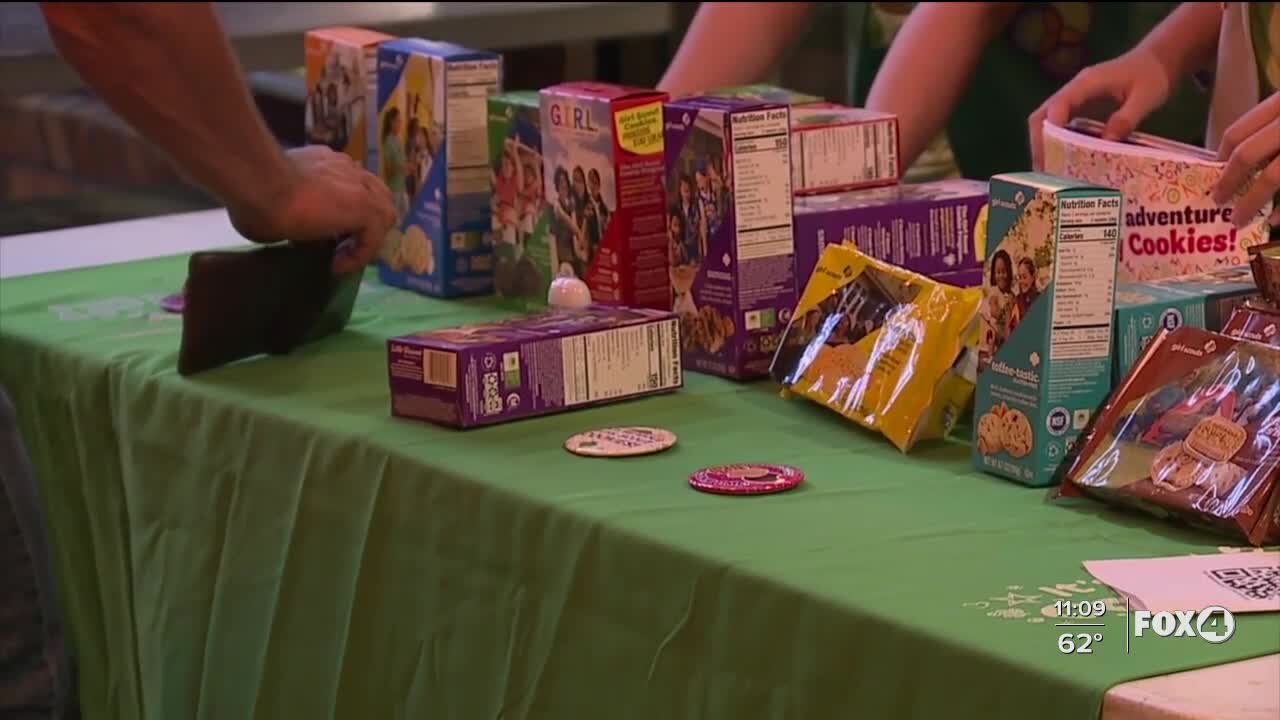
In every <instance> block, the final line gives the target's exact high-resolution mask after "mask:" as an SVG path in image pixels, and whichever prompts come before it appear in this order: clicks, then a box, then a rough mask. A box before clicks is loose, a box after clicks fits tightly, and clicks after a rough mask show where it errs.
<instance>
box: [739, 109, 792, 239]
mask: <svg viewBox="0 0 1280 720" xmlns="http://www.w3.org/2000/svg"><path fill="white" fill-rule="evenodd" d="M730 123H731V124H732V135H731V137H732V138H733V211H734V216H735V218H736V220H737V224H738V235H737V248H738V260H739V261H742V260H753V259H757V258H767V257H775V256H779V255H790V254H791V253H792V246H793V243H792V238H791V137H790V133H791V129H790V125H791V121H790V114H789V113H788V112H787V109H786V108H778V109H774V110H750V111H745V112H739V113H735V114H733V115H731V116H730Z"/></svg>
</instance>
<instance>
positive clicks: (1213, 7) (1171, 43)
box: [1138, 2, 1222, 85]
mask: <svg viewBox="0 0 1280 720" xmlns="http://www.w3.org/2000/svg"><path fill="white" fill-rule="evenodd" d="M1221 28H1222V3H1217V2H1188V3H1181V4H1180V5H1178V7H1177V8H1176V9H1174V11H1173V12H1171V13H1169V17H1167V18H1165V19H1164V20H1162V21H1161V22H1160V24H1159V25H1157V26H1155V27H1154V28H1152V30H1151V32H1149V33H1147V36H1146V37H1145V38H1143V39H1142V41H1141V42H1140V43H1138V47H1139V48H1145V49H1147V50H1149V51H1150V52H1151V53H1152V54H1153V55H1155V57H1156V59H1158V60H1159V61H1160V63H1161V64H1162V65H1164V67H1165V68H1167V69H1168V72H1169V80H1170V82H1171V83H1172V84H1174V85H1176V84H1177V83H1178V82H1179V81H1180V80H1182V79H1183V78H1185V77H1187V76H1188V75H1190V74H1192V73H1195V72H1199V71H1200V70H1204V69H1206V68H1212V67H1213V66H1214V65H1216V64H1217V59H1218V57H1217V51H1218V33H1219V32H1220V30H1221Z"/></svg>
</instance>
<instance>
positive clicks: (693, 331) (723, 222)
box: [663, 97, 797, 380]
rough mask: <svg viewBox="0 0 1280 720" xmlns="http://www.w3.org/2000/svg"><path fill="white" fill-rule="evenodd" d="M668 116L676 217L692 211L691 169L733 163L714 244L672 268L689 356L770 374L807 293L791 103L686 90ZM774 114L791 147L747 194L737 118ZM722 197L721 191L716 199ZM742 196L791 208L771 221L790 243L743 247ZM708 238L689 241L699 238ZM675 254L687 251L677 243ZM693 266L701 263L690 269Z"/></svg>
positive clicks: (699, 365) (740, 375) (711, 365)
mask: <svg viewBox="0 0 1280 720" xmlns="http://www.w3.org/2000/svg"><path fill="white" fill-rule="evenodd" d="M663 123H664V128H665V131H664V143H665V152H666V167H667V200H668V204H669V206H670V207H669V208H668V226H669V227H670V224H671V215H672V214H679V215H680V216H681V217H684V218H687V217H689V212H688V211H687V210H684V209H682V203H681V190H680V184H681V183H680V180H681V178H682V177H684V178H686V179H693V180H695V181H696V178H697V172H698V168H700V167H706V166H707V165H715V164H716V163H717V161H718V162H719V165H720V166H722V167H723V170H721V172H720V173H719V174H720V177H721V178H722V179H723V183H724V188H725V194H724V195H716V194H715V193H712V196H713V197H712V202H715V204H716V207H717V209H716V210H715V222H714V223H709V224H708V226H707V228H708V229H707V233H706V239H705V249H704V250H699V253H700V254H701V257H698V258H696V259H694V260H689V261H687V262H683V263H681V264H680V265H679V266H676V267H673V270H672V291H673V298H672V308H673V310H674V311H675V312H676V313H677V314H678V315H679V316H680V317H681V333H682V336H683V337H682V342H683V343H684V352H683V356H684V364H685V366H686V367H687V368H688V369H690V370H693V371H696V372H701V373H706V374H710V375H718V376H720V377H725V378H730V379H734V380H753V379H757V378H761V377H765V376H766V375H767V374H768V371H769V364H770V362H771V361H772V359H773V354H774V350H775V348H776V344H777V341H778V340H779V338H780V337H781V334H782V331H783V329H784V328H785V327H786V321H787V319H788V318H789V316H790V313H791V310H792V309H793V308H794V307H795V302H796V297H797V295H796V278H795V258H794V246H793V243H792V241H791V219H792V218H791V215H792V206H791V197H792V192H791V159H790V140H791V135H790V128H791V123H790V109H789V107H788V106H787V105H785V104H781V103H771V102H761V101H759V100H756V99H743V98H719V97H686V98H680V99H677V100H672V101H670V102H668V103H667V104H666V106H665V107H664V112H663ZM738 123H741V125H739V124H738ZM774 124H778V125H779V128H780V129H779V131H778V132H777V133H776V134H775V135H770V137H771V139H770V140H769V143H770V144H772V146H773V150H774V151H776V152H779V153H785V154H784V155H781V157H783V158H784V160H783V162H782V163H781V165H780V166H779V169H778V171H777V172H776V173H775V174H773V175H770V176H769V177H768V179H767V181H765V182H760V181H759V179H756V182H754V183H751V182H748V183H747V186H746V188H745V189H744V190H743V191H742V193H743V194H742V195H741V197H739V196H738V192H739V190H738V188H736V187H735V180H736V178H735V173H734V172H732V167H733V162H734V140H733V138H734V132H735V128H740V127H741V128H745V127H747V126H748V125H751V126H758V127H761V128H768V127H772V126H773V125H774ZM742 132H744V133H747V132H749V131H747V130H742ZM762 132H763V131H762ZM776 143H783V145H781V146H779V145H776ZM766 151H767V150H766ZM716 198H721V199H720V200H719V201H718V202H716ZM700 202H703V201H701V200H700ZM740 203H746V204H749V205H751V204H759V205H769V206H770V207H772V208H783V209H784V210H783V211H782V212H780V213H779V212H775V213H772V214H773V215H777V216H778V221H777V223H776V225H774V226H773V227H772V228H771V229H769V230H768V231H767V232H770V233H775V234H776V235H777V238H779V239H780V242H775V243H774V245H775V246H778V245H780V246H781V247H783V248H784V249H783V251H782V252H773V251H766V252H764V253H761V252H758V251H753V253H754V254H752V255H751V256H749V257H743V253H742V252H741V247H742V246H743V245H744V243H742V242H741V240H742V237H745V233H744V229H743V222H742V218H740V217H739V216H738V213H737V211H736V208H737V207H738V206H739V204H740ZM683 222H684V221H682V223H683ZM690 224H691V223H690ZM760 236H761V233H760V231H759V230H758V229H757V231H756V232H755V233H753V234H752V237H753V238H754V237H760ZM677 242H678V241H677ZM698 244H699V243H697V242H693V241H687V242H685V245H686V247H689V248H692V247H695V246H697V245H698ZM756 247H758V245H757V246H756ZM685 254H687V253H685ZM672 257H673V259H674V258H676V257H677V255H676V253H675V252H674V249H673V254H672ZM675 262H679V261H675ZM675 262H673V265H674V264H675ZM689 268H696V270H694V271H693V272H691V273H690V272H689ZM690 277H691V278H692V280H691V281H690V280H689V278H690ZM686 285H687V292H685V291H684V288H685V286H686ZM716 323H718V324H719V327H720V328H721V333H723V339H722V341H720V342H717V341H715V340H712V341H710V343H711V344H708V339H707V337H706V332H705V328H706V327H710V326H711V325H712V324H716ZM700 329H701V330H703V332H699V330H700Z"/></svg>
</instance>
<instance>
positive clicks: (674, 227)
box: [667, 130, 729, 266]
mask: <svg viewBox="0 0 1280 720" xmlns="http://www.w3.org/2000/svg"><path fill="white" fill-rule="evenodd" d="M694 133H695V137H694V138H691V139H690V142H689V145H687V146H686V150H688V149H690V148H695V149H696V145H697V140H698V139H699V138H697V137H696V135H697V134H698V133H699V131H697V130H695V131H694ZM713 139H714V141H715V145H716V146H717V147H718V146H719V138H713ZM680 160H681V163H680V164H681V169H680V170H679V171H677V172H674V173H672V175H673V177H674V184H673V185H672V186H671V187H668V188H667V197H670V198H672V199H673V200H674V202H673V204H672V206H671V208H670V209H669V210H668V211H667V235H668V237H669V238H670V241H671V264H672V266H682V265H694V266H697V265H701V264H702V259H703V258H704V257H706V254H707V238H709V237H712V236H714V235H715V234H716V232H717V231H718V230H719V229H720V224H721V222H723V221H724V218H725V216H726V215H727V214H728V212H729V183H728V182H727V180H726V176H725V172H724V164H723V160H722V159H721V156H720V155H719V154H700V153H699V154H698V155H694V156H693V157H686V156H685V154H684V153H682V154H681V158H680ZM690 166H691V169H690Z"/></svg>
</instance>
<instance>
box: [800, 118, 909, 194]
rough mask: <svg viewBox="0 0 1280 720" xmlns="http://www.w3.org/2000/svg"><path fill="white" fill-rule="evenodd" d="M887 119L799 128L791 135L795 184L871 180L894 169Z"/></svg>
mask: <svg viewBox="0 0 1280 720" xmlns="http://www.w3.org/2000/svg"><path fill="white" fill-rule="evenodd" d="M893 128H894V125H893V123H892V122H891V121H889V120H885V121H877V122H866V123H859V124H856V125H837V126H833V127H825V128H815V129H812V130H802V131H800V132H797V133H795V134H794V135H793V136H792V148H791V152H792V155H794V156H795V157H796V161H795V163H794V174H795V184H796V186H797V187H799V188H806V189H816V188H830V187H838V186H840V185H847V184H848V183H849V180H850V179H853V180H856V181H858V182H872V181H875V180H882V179H884V178H892V177H894V176H895V175H896V174H897V172H898V156H897V153H895V152H894V148H895V143H894V142H893V140H894V131H893Z"/></svg>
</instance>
